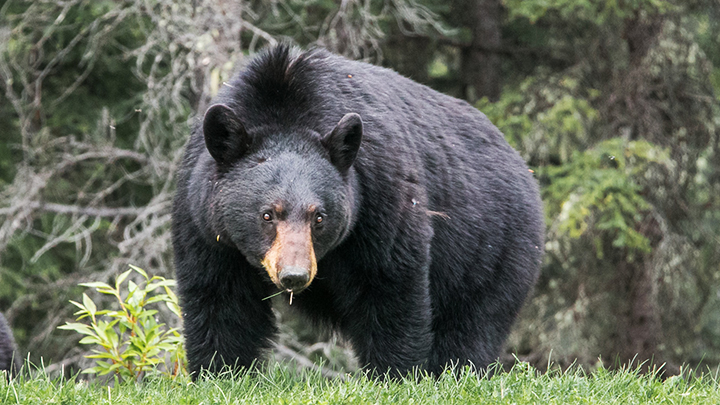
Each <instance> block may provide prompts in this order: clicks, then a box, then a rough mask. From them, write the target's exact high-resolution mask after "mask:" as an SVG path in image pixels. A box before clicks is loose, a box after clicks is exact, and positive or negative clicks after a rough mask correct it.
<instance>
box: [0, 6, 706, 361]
mask: <svg viewBox="0 0 720 405" xmlns="http://www.w3.org/2000/svg"><path fill="white" fill-rule="evenodd" d="M493 1H495V3H497V4H498V5H500V6H501V7H502V11H503V12H502V13H501V14H500V16H499V17H498V18H499V20H498V21H494V22H493V21H490V23H491V25H492V23H496V24H497V26H498V29H499V30H500V33H501V37H502V42H501V44H500V45H499V46H497V45H493V46H492V47H482V42H481V41H480V42H478V41H477V38H474V35H478V34H477V33H478V30H477V29H476V28H477V26H476V25H477V24H480V23H483V24H486V23H488V22H487V21H481V20H478V19H476V20H473V18H474V17H477V15H476V14H477V13H476V14H473V13H472V11H473V10H476V9H477V7H480V6H486V5H487V4H490V3H493ZM281 39H284V40H290V41H293V42H295V43H297V44H299V45H301V46H305V47H307V46H313V45H320V46H325V47H327V48H329V49H330V50H332V51H334V52H337V53H341V54H344V55H346V56H348V57H351V58H356V59H364V60H366V61H369V62H373V63H378V64H382V65H385V66H388V67H391V68H393V69H395V70H397V71H399V72H400V73H402V74H404V75H406V76H408V77H411V78H412V79H414V80H416V81H419V82H422V83H425V84H428V85H430V86H432V87H433V88H435V89H438V90H440V91H443V92H446V93H448V94H451V95H454V96H456V97H468V99H471V100H470V101H473V102H474V100H476V99H477V98H480V101H478V102H477V103H476V106H477V107H478V108H479V109H480V110H482V111H483V112H484V113H485V114H487V115H488V117H489V118H490V119H491V120H492V121H493V122H494V123H495V124H496V125H497V126H498V127H499V128H500V129H501V130H502V131H503V132H504V133H505V135H506V137H507V139H508V140H509V142H510V143H511V144H512V145H513V146H514V147H515V148H516V149H518V151H519V152H520V154H521V155H522V156H523V157H524V158H525V159H526V160H527V161H528V163H529V165H530V166H531V168H532V169H533V170H534V171H535V174H536V177H537V179H538V181H539V182H540V184H541V187H542V196H543V200H544V202H545V213H546V220H547V225H548V232H547V237H546V246H545V249H546V257H545V262H544V265H543V271H542V275H541V277H540V280H539V283H538V286H537V288H536V291H535V296H534V297H533V298H532V299H529V300H528V304H527V305H526V308H525V310H524V313H523V314H522V315H521V317H520V319H519V321H518V324H517V327H516V328H515V330H514V332H513V334H512V336H511V338H510V340H509V342H508V352H511V351H512V352H515V353H517V354H518V355H519V356H520V357H521V358H522V359H525V360H528V361H531V362H532V363H533V364H534V365H536V366H539V367H543V365H546V364H547V363H548V357H549V356H550V353H552V360H553V361H557V362H558V363H559V364H561V365H567V364H570V363H572V362H574V361H577V362H579V363H580V364H583V365H590V366H592V365H595V364H605V365H611V364H612V363H614V362H615V361H619V362H624V361H627V360H629V359H630V358H632V357H633V354H637V355H638V360H642V359H649V358H651V357H652V358H654V359H655V360H656V362H658V363H659V362H667V364H668V367H667V369H668V370H669V371H673V370H674V367H676V366H678V365H680V364H683V363H690V364H691V365H693V366H694V365H696V364H697V363H699V362H701V361H702V362H704V363H705V364H709V365H712V366H715V365H717V364H720V295H718V293H717V291H720V248H719V247H718V246H720V243H718V242H720V152H719V151H718V148H719V147H720V137H719V136H718V135H719V133H718V131H719V129H718V128H720V47H718V46H717V44H718V43H720V4H718V3H717V1H714V0H687V1H685V0H683V1H681V0H632V1H613V0H602V1H591V0H528V1H518V0H492V1H490V0H451V1H440V0H371V1H365V0H348V1H342V2H338V1H328V0H278V1H272V2H266V1H255V0H253V1H237V2H225V1H219V0H216V1H207V2H179V3H178V2H173V1H170V0H127V1H122V2H116V1H86V0H69V1H64V2H56V1H50V0H40V1H29V0H6V1H0V78H1V79H2V80H1V82H2V83H0V86H1V87H0V126H2V128H4V131H3V132H2V135H0V136H2V142H0V217H1V218H2V225H0V309H2V310H3V311H5V312H6V314H7V315H8V319H9V320H10V322H11V324H12V325H13V327H14V331H15V333H16V337H17V340H18V342H19V344H20V347H21V349H23V350H29V351H30V352H31V356H32V357H34V358H35V359H37V358H38V357H40V356H43V357H45V359H46V360H55V361H60V360H63V361H64V362H65V363H67V364H68V365H73V366H79V367H81V368H86V367H85V365H83V364H81V363H82V360H77V359H78V358H82V356H81V354H82V353H83V351H82V350H81V349H78V348H77V345H76V342H75V339H73V337H72V336H71V335H68V334H64V333H53V332H55V331H56V326H57V325H59V324H62V323H63V322H64V321H65V320H66V319H67V318H68V317H70V316H71V314H70V313H69V312H68V309H67V305H66V304H65V303H66V302H67V300H68V299H70V298H71V297H74V296H78V295H79V294H80V292H81V290H80V289H79V288H78V287H77V285H78V284H79V283H82V282H83V281H87V280H110V279H113V278H114V277H115V276H116V275H117V274H119V273H121V272H122V270H121V269H124V268H126V266H127V264H128V263H136V264H138V265H140V266H141V267H143V268H146V269H152V273H153V274H158V275H159V276H168V277H169V276H170V274H171V272H172V266H171V263H170V257H171V255H170V241H169V232H168V231H169V216H170V214H169V208H170V203H171V198H172V192H173V188H174V172H175V167H176V166H177V163H178V162H179V159H180V158H181V153H182V144H183V143H184V142H185V140H186V139H187V135H188V133H189V128H190V127H191V126H192V125H194V124H195V118H193V115H192V114H194V113H199V114H201V113H202V111H204V109H205V108H206V107H207V103H208V102H209V100H210V98H211V97H212V95H214V94H216V93H217V91H218V90H219V89H220V87H221V86H223V85H224V84H223V83H224V82H225V81H226V80H227V79H228V78H229V77H230V76H231V75H232V74H233V72H234V71H235V70H236V69H237V68H238V67H240V66H242V65H243V64H244V63H245V61H246V57H247V56H248V55H250V54H252V53H254V52H255V51H257V50H258V49H260V48H261V47H262V46H265V45H267V44H271V43H274V42H276V41H278V40H281ZM478 43H480V45H478ZM478 46H480V48H477V47H478ZM473 47H475V48H473ZM471 51H473V52H476V53H477V52H480V53H481V56H483V55H484V56H483V57H489V55H494V56H498V55H499V57H500V63H499V64H497V65H496V68H497V69H499V70H500V71H499V75H497V76H498V77H501V78H502V81H503V83H502V92H501V94H500V97H499V99H497V101H495V102H490V101H488V99H487V98H484V99H483V98H481V97H480V96H482V94H477V89H474V88H473V85H472V83H471V82H470V81H469V79H468V75H469V73H471V72H470V71H478V72H480V73H481V74H482V73H483V70H482V69H486V68H487V66H473V65H472V64H469V63H468V60H469V59H468V53H469V52H471ZM480 60H482V58H480ZM495 73H498V72H495ZM475 96H478V97H475ZM108 291H109V290H108ZM112 298H113V296H110V295H107V294H100V293H97V292H94V293H93V292H90V293H88V300H90V301H91V302H93V304H94V305H96V306H97V307H101V308H107V307H108V306H107V305H114V304H113V299H112ZM90 301H89V302H90ZM82 305H84V306H85V309H86V310H89V308H88V307H87V305H86V304H85V303H83V304H82ZM161 310H162V309H161ZM165 310H166V311H167V309H165ZM169 314H170V312H168V315H169ZM278 316H279V318H280V319H281V320H282V325H281V336H280V344H281V349H282V348H284V349H287V350H286V351H285V352H288V353H294V355H292V356H296V357H297V356H300V357H302V358H304V359H309V360H323V361H325V362H326V364H328V366H329V368H331V369H333V370H340V369H343V368H346V369H348V368H350V369H351V368H353V367H356V366H357V365H356V364H355V363H354V362H353V360H352V356H351V355H350V351H349V349H348V348H347V347H345V346H344V345H343V344H342V342H340V344H336V343H337V341H336V337H334V336H332V335H329V334H318V333H317V332H315V331H312V330H311V329H310V328H309V326H308V324H307V323H306V322H304V321H303V320H301V319H298V318H296V317H295V316H294V315H293V314H292V313H291V312H289V311H287V309H286V308H284V307H283V306H280V305H278ZM169 319H173V318H172V317H169ZM173 322H177V320H175V321H173ZM116 325H118V324H116ZM169 326H170V327H179V324H172V322H171V324H170V325H169ZM285 352H283V350H280V351H279V353H280V356H281V357H282V356H283V354H282V353H285ZM292 356H291V357H292ZM507 357H508V359H510V358H511V356H510V355H509V354H508V356H507ZM65 363H63V364H65Z"/></svg>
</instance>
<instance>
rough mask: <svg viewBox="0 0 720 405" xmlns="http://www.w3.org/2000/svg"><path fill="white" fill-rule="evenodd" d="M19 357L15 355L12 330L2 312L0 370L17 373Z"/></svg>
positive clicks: (15, 349)
mask: <svg viewBox="0 0 720 405" xmlns="http://www.w3.org/2000/svg"><path fill="white" fill-rule="evenodd" d="M19 364H20V358H19V357H18V355H17V348H16V347H15V339H14V338H13V334H12V330H10V325H8V323H7V320H6V319H5V316H3V314H0V371H8V372H9V373H10V375H13V374H15V373H17V371H18V369H19Z"/></svg>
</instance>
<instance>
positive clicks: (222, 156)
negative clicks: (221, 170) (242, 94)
mask: <svg viewBox="0 0 720 405" xmlns="http://www.w3.org/2000/svg"><path fill="white" fill-rule="evenodd" d="M203 135H204V136H205V146H206V147H207V150H208V152H210V155H212V157H213V159H215V161H216V162H217V163H218V164H219V165H220V166H227V165H229V164H231V163H232V162H234V161H236V160H237V159H239V158H241V157H242V156H243V155H244V154H245V152H247V148H248V145H249V143H250V142H249V141H250V139H249V137H248V134H247V132H246V131H245V127H244V126H243V124H242V122H240V119H239V118H238V117H237V115H235V113H234V112H233V110H232V109H230V107H228V106H226V105H225V104H215V105H213V106H211V107H210V108H208V110H207V112H205V118H203Z"/></svg>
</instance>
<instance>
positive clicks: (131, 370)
mask: <svg viewBox="0 0 720 405" xmlns="http://www.w3.org/2000/svg"><path fill="white" fill-rule="evenodd" d="M133 271H134V272H136V273H138V274H140V275H141V276H142V277H143V278H144V279H145V281H144V282H143V283H141V284H139V285H138V284H136V283H135V282H133V281H132V280H129V279H128V276H129V275H130V274H131V273H132V272H133ZM126 280H127V284H126V288H125V290H124V291H123V288H122V287H123V283H124V282H125V281H126ZM80 285H81V286H84V287H89V288H95V290H96V291H98V292H100V293H102V294H108V295H112V296H114V297H115V298H116V299H117V303H118V304H119V306H120V308H119V310H114V309H105V310H98V309H97V306H96V305H95V302H94V301H93V300H92V299H91V298H90V297H88V295H87V294H85V293H83V300H82V303H79V302H75V301H70V302H71V303H72V304H73V305H75V306H76V307H78V308H80V310H79V311H77V312H76V313H75V315H78V318H77V320H78V321H80V320H82V319H85V320H86V321H88V323H80V322H67V323H66V324H65V325H63V326H60V327H59V328H60V329H64V330H73V331H75V332H77V333H80V334H82V335H85V337H84V338H82V340H80V343H81V344H87V345H96V346H98V347H97V348H94V349H92V352H93V353H94V354H91V355H88V356H86V357H87V358H91V359H95V363H96V366H95V367H92V368H89V369H86V370H84V371H83V373H94V374H98V375H106V374H110V373H115V374H116V375H118V376H119V377H121V378H122V379H124V380H140V379H142V378H143V377H144V375H145V374H146V373H148V372H161V373H163V374H166V375H168V376H172V377H175V376H177V375H180V374H186V373H187V371H186V367H185V350H184V346H183V339H182V336H181V335H180V333H179V332H178V330H176V329H175V328H167V327H166V325H165V324H164V323H158V321H157V320H156V318H155V316H156V314H157V313H158V311H157V310H156V309H150V308H149V306H150V305H152V304H157V303H165V305H166V306H167V307H168V308H169V309H170V311H171V312H172V313H173V314H175V315H177V316H178V317H181V315H180V307H179V305H178V299H177V296H176V295H175V293H174V292H173V291H172V289H171V287H174V286H175V280H169V279H165V278H164V277H159V276H153V277H152V278H151V277H149V276H148V274H147V273H146V272H145V271H144V270H143V269H141V268H139V267H136V266H132V265H130V269H129V270H127V271H126V272H124V273H122V274H120V275H119V276H118V277H117V278H116V280H115V287H112V286H110V285H108V284H106V283H103V282H92V283H82V284H80ZM158 289H160V291H157V290H158ZM160 366H163V367H160ZM162 369H164V370H162Z"/></svg>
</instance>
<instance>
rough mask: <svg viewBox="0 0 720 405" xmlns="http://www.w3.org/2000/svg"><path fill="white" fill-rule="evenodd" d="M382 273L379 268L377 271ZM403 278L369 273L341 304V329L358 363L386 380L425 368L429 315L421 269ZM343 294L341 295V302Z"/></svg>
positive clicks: (425, 276) (425, 282) (429, 342)
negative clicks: (349, 300) (349, 299)
mask: <svg viewBox="0 0 720 405" xmlns="http://www.w3.org/2000/svg"><path fill="white" fill-rule="evenodd" d="M379 273H380V274H383V272H379ZM403 273H405V275H406V277H403V278H400V279H398V278H393V277H392V276H390V277H385V278H383V277H377V278H375V277H373V279H372V280H371V282H369V283H367V284H365V285H364V286H362V287H361V290H360V291H357V292H356V293H355V294H352V293H350V292H348V295H354V296H355V299H354V300H353V301H352V303H351V304H350V305H349V306H348V307H347V308H346V311H347V312H345V314H344V316H343V321H342V324H341V325H342V326H341V328H342V332H343V334H344V335H345V336H347V337H348V338H349V340H350V341H351V342H352V344H353V348H354V349H355V353H356V355H357V356H358V358H359V360H360V364H361V366H363V367H364V368H367V369H370V370H373V371H375V372H377V373H378V376H382V375H383V374H384V373H386V372H389V376H390V377H391V378H397V377H401V376H404V375H407V374H408V372H410V371H411V370H413V368H420V369H422V368H424V367H425V364H426V362H427V359H428V355H429V353H430V348H431V345H432V333H431V322H432V313H431V306H430V297H429V292H428V281H427V275H426V274H427V272H426V271H422V270H419V271H414V272H403ZM343 299H344V298H340V300H343Z"/></svg>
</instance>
